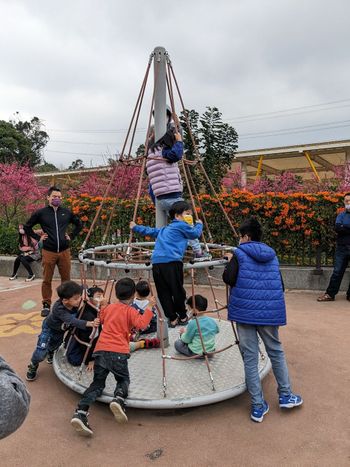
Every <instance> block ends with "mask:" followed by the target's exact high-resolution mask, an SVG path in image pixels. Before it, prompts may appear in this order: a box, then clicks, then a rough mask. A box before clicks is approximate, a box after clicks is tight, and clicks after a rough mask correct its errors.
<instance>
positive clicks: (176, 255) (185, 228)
mask: <svg viewBox="0 0 350 467" xmlns="http://www.w3.org/2000/svg"><path fill="white" fill-rule="evenodd" d="M132 230H133V231H134V232H136V233H139V234H141V235H144V236H150V237H153V238H156V239H157V240H156V243H155V246H154V251H153V254H152V264H159V263H170V262H172V261H182V260H183V256H184V254H185V251H186V248H187V243H188V240H194V239H196V238H199V237H200V236H201V234H202V230H203V224H201V223H200V222H198V223H196V224H195V225H194V227H192V226H190V225H189V224H187V222H185V221H178V220H176V219H174V220H173V221H172V222H171V223H170V224H169V225H167V226H165V227H162V228H160V229H157V228H153V227H146V226H144V225H136V226H135V227H133V229H132Z"/></svg>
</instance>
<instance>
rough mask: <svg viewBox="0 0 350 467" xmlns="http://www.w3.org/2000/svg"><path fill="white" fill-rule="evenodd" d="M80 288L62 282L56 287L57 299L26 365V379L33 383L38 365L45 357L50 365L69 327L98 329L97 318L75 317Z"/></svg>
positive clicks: (67, 282)
mask: <svg viewBox="0 0 350 467" xmlns="http://www.w3.org/2000/svg"><path fill="white" fill-rule="evenodd" d="M81 293H82V287H81V285H79V284H77V283H76V282H74V281H66V282H63V283H62V284H61V285H60V286H59V287H57V295H58V296H59V299H58V300H57V301H56V302H55V304H54V306H53V307H52V310H51V312H50V314H49V316H48V317H47V318H45V319H44V321H43V324H42V328H41V333H40V334H39V337H38V342H37V344H36V347H35V350H34V352H33V355H32V358H31V361H30V363H29V365H28V371H27V376H26V379H27V381H34V380H35V379H36V376H37V371H38V367H39V363H40V362H42V361H43V360H44V359H45V358H46V356H47V363H52V359H53V354H54V352H55V350H57V349H58V347H59V346H60V345H61V344H62V342H63V337H64V334H65V332H66V330H67V329H68V327H69V326H74V327H76V328H78V329H86V328H93V327H98V326H99V324H100V320H99V319H98V318H96V319H94V320H92V321H86V320H83V319H78V318H76V317H75V315H76V313H77V311H78V307H79V304H80V302H81Z"/></svg>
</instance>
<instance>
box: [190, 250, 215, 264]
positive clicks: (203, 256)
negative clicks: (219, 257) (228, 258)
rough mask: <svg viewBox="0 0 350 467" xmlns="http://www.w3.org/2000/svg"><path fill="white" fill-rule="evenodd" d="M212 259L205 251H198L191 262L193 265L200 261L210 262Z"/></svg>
mask: <svg viewBox="0 0 350 467" xmlns="http://www.w3.org/2000/svg"><path fill="white" fill-rule="evenodd" d="M211 258H212V256H211V254H210V253H208V252H207V251H200V252H198V253H195V255H194V258H193V261H194V262H195V263H199V262H201V261H210V260H211Z"/></svg>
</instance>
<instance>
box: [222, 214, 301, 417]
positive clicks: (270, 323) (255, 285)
mask: <svg viewBox="0 0 350 467" xmlns="http://www.w3.org/2000/svg"><path fill="white" fill-rule="evenodd" d="M239 234H240V241H239V247H238V248H236V249H235V250H234V253H233V256H232V258H231V260H230V262H229V263H228V264H227V266H226V268H225V271H224V273H223V280H224V282H225V283H226V284H228V285H230V286H231V287H232V288H231V294H230V300H229V306H228V319H229V320H231V321H235V322H236V323H237V332H238V337H239V346H240V350H241V353H242V358H243V362H244V371H245V377H246V384H247V389H248V391H249V393H250V396H251V401H252V408H251V414H250V417H251V419H252V420H253V421H255V422H262V421H263V418H264V415H265V414H266V413H267V412H268V411H269V405H268V403H267V402H266V401H265V400H264V396H263V392H262V387H261V381H260V378H259V371H258V362H259V343H258V335H259V336H260V337H261V339H262V340H263V342H264V344H265V348H266V351H267V354H268V356H269V358H270V360H271V363H272V369H273V373H274V375H275V378H276V381H277V384H278V394H279V406H280V407H281V408H287V409H291V408H293V407H297V406H299V405H301V404H302V403H303V400H302V398H301V397H300V396H298V395H296V394H293V393H292V389H291V386H290V382H289V375H288V367H287V363H286V358H285V355H284V352H283V348H282V344H281V342H280V340H279V336H278V328H279V326H283V325H285V324H286V306H285V301H284V293H283V292H284V290H283V282H282V278H281V273H280V270H279V263H278V259H277V256H276V252H275V251H274V250H273V249H272V248H271V247H269V246H268V245H266V244H265V243H262V242H261V241H260V240H261V237H262V229H261V225H260V224H259V222H258V221H257V220H256V219H255V218H250V219H247V220H246V221H244V222H243V223H242V224H241V225H240V227H239Z"/></svg>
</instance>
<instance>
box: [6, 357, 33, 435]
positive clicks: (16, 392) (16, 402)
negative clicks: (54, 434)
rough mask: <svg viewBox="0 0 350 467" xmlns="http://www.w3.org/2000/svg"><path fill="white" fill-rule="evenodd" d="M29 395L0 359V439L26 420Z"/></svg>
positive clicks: (13, 373)
mask: <svg viewBox="0 0 350 467" xmlns="http://www.w3.org/2000/svg"><path fill="white" fill-rule="evenodd" d="M29 404H30V394H29V392H28V391H27V388H26V386H25V384H24V383H23V381H22V380H21V378H20V377H19V376H18V375H17V374H16V373H15V372H14V371H13V370H12V368H11V367H10V366H9V365H8V364H7V363H6V362H5V360H4V359H3V358H2V357H0V439H2V438H5V436H8V435H10V434H11V433H13V432H14V431H15V430H17V428H19V427H20V426H21V425H22V423H23V422H24V419H25V418H26V416H27V414H28V410H29Z"/></svg>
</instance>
